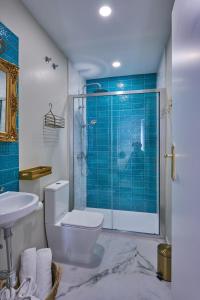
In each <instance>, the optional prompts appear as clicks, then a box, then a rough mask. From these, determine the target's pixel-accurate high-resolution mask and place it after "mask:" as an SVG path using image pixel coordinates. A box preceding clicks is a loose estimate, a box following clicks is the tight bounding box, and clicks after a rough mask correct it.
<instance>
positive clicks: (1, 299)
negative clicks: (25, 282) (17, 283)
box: [0, 287, 16, 300]
mask: <svg viewBox="0 0 200 300" xmlns="http://www.w3.org/2000/svg"><path fill="white" fill-rule="evenodd" d="M15 296H16V290H15V289H14V288H10V289H8V288H7V287H4V288H3V289H1V290H0V300H15Z"/></svg>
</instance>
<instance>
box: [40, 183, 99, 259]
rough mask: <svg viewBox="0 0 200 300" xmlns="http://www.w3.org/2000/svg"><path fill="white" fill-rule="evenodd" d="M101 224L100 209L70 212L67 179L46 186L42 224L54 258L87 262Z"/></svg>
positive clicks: (91, 253) (91, 255) (90, 257)
mask: <svg viewBox="0 0 200 300" xmlns="http://www.w3.org/2000/svg"><path fill="white" fill-rule="evenodd" d="M102 225H103V215H102V214H100V213H94V212H88V211H82V210H72V211H71V212H69V182H68V181H64V180H60V181H58V182H55V183H53V184H51V185H49V186H47V187H46V188H45V226H46V233H47V240H48V245H49V247H50V248H51V249H52V252H53V258H54V260H56V261H60V262H72V263H73V262H74V263H81V264H90V263H91V260H92V257H93V250H94V247H95V244H96V241H97V238H98V236H99V234H100V232H101V229H102Z"/></svg>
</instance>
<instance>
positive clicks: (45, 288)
mask: <svg viewBox="0 0 200 300" xmlns="http://www.w3.org/2000/svg"><path fill="white" fill-rule="evenodd" d="M51 263H52V252H51V249H49V248H45V249H40V250H38V251H37V271H36V283H37V291H36V294H35V295H36V297H38V298H39V299H41V300H43V299H45V298H46V297H47V296H48V294H49V293H50V291H51V288H52V275H51Z"/></svg>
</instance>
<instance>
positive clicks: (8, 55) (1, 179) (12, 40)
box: [0, 22, 19, 191]
mask: <svg viewBox="0 0 200 300" xmlns="http://www.w3.org/2000/svg"><path fill="white" fill-rule="evenodd" d="M1 38H2V39H3V40H4V42H5V44H6V49H5V52H4V53H2V54H0V58H3V59H4V60H7V61H9V62H11V63H13V64H15V65H18V52H19V51H18V48H19V41H18V37H17V36H16V35H15V34H14V33H12V32H11V31H10V30H9V29H8V28H7V27H6V26H5V25H4V24H2V23H1V22H0V39H1ZM17 120H18V117H17ZM17 122H18V121H17ZM18 178H19V147H18V142H15V143H4V142H0V186H3V187H4V189H5V191H18V190H19V179H18Z"/></svg>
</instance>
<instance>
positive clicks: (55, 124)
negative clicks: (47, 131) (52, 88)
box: [44, 103, 65, 128]
mask: <svg viewBox="0 0 200 300" xmlns="http://www.w3.org/2000/svg"><path fill="white" fill-rule="evenodd" d="M52 107H53V105H52V103H49V108H50V110H49V112H48V113H47V114H46V115H45V116H44V125H45V126H46V127H51V128H65V119H64V118H63V117H60V116H57V115H55V114H54V113H53V112H52Z"/></svg>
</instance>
